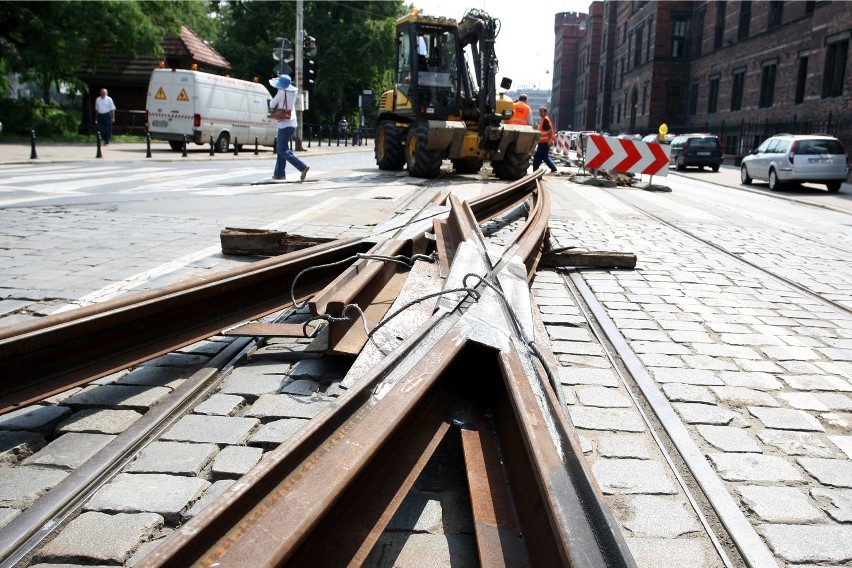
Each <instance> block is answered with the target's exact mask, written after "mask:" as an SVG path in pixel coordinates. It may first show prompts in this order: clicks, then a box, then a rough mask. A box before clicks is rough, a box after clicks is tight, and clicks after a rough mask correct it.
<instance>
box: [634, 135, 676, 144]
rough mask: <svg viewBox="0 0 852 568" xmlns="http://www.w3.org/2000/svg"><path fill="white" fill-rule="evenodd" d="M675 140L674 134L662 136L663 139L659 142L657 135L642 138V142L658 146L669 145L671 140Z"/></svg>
mask: <svg viewBox="0 0 852 568" xmlns="http://www.w3.org/2000/svg"><path fill="white" fill-rule="evenodd" d="M674 139H675V135H674V134H666V135H664V136H663V139H662V140H660V135H659V134H649V135H647V136H645V137H644V138H642V142H657V143H658V144H671V143H672V140H674Z"/></svg>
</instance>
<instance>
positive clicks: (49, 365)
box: [0, 172, 541, 415]
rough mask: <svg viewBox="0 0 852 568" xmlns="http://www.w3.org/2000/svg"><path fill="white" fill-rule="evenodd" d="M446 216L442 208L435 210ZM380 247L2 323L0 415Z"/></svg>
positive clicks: (314, 285) (267, 264)
mask: <svg viewBox="0 0 852 568" xmlns="http://www.w3.org/2000/svg"><path fill="white" fill-rule="evenodd" d="M537 177H541V176H540V172H537V173H535V174H532V175H530V176H527V178H524V179H522V180H519V181H518V182H515V183H514V184H511V185H510V186H508V188H506V189H501V190H499V191H496V192H493V193H492V194H486V195H484V196H482V197H479V198H477V199H476V200H474V201H475V203H476V207H477V211H478V212H479V213H478V218H480V219H487V218H488V216H489V215H491V214H493V212H494V211H496V210H499V209H501V208H504V207H506V206H507V203H508V199H509V197H508V196H512V195H513V196H515V197H517V196H518V195H522V190H521V188H522V187H523V185H524V183H527V182H528V180H530V179H536V178H537ZM436 201H437V197H436V198H433V199H432V201H431V203H434V202H436ZM442 214H446V210H445V209H440V208H439V209H437V210H436V211H433V212H432V213H431V215H432V216H437V215H442ZM403 230H404V229H398V230H397V233H398V234H400V233H402V232H403ZM408 231H409V234H410V231H411V229H410V228H409V229H408ZM417 246H420V245H417ZM374 247H377V245H376V242H375V239H344V240H337V241H333V242H330V243H325V244H321V245H317V246H314V247H311V248H309V249H304V250H301V251H296V252H292V253H288V254H284V255H281V256H277V257H272V258H269V259H265V260H261V261H258V262H255V263H252V264H251V265H248V266H245V267H242V268H239V269H236V270H233V271H229V272H226V273H221V274H217V275H213V276H209V277H206V278H204V279H203V280H202V281H200V282H199V281H197V280H192V281H185V282H179V283H177V284H173V285H171V286H167V287H164V288H161V289H157V290H151V291H145V292H136V293H131V294H127V295H124V296H122V297H120V298H116V299H114V300H110V301H106V302H101V303H98V304H94V305H91V306H86V307H82V308H79V309H76V310H72V311H68V312H63V313H60V314H54V315H50V316H46V317H43V318H40V319H38V320H35V321H32V322H26V323H23V324H19V325H13V326H9V327H7V328H4V329H0V415H2V414H5V413H8V412H10V411H12V410H15V409H18V408H21V407H23V406H25V405H27V404H31V403H34V402H38V401H39V400H43V399H45V398H48V397H50V396H52V395H54V394H57V393H59V392H62V391H64V390H67V389H69V388H72V387H74V386H79V385H82V384H85V383H87V382H90V381H93V380H95V379H97V378H100V377H103V376H105V375H108V374H110V373H113V372H115V371H118V370H121V369H125V368H127V367H130V366H132V365H135V364H138V363H141V362H144V361H147V360H149V359H152V358H154V357H156V356H159V355H162V354H164V353H168V352H171V351H174V350H175V349H178V348H180V347H183V346H185V345H189V344H191V343H194V342H196V341H199V340H201V339H204V338H206V337H210V336H212V335H215V334H216V333H219V332H220V331H221V330H222V329H225V328H228V327H230V326H234V325H237V324H240V323H242V322H245V321H249V320H252V319H256V318H259V317H262V316H264V315H267V314H270V313H273V312H275V311H277V310H280V309H282V308H283V307H284V306H286V305H287V304H289V303H290V297H289V295H288V291H289V289H290V287H291V285H292V283H293V280H294V279H295V278H296V277H297V276H298V274H300V273H301V272H302V271H303V270H305V269H306V268H312V267H315V266H318V265H324V264H332V263H335V262H338V261H340V260H343V259H345V258H347V257H350V256H353V255H355V254H357V253H366V252H369V251H370V250H371V249H373V248H374ZM344 269H345V267H334V268H331V267H330V268H326V269H325V270H318V271H313V272H312V273H311V278H304V279H302V280H300V281H299V282H300V284H301V287H300V290H299V291H298V296H297V298H296V299H297V301H302V300H305V299H307V298H309V297H311V296H313V295H316V294H317V293H319V292H320V291H321V290H322V289H323V288H324V287H325V286H326V285H327V284H328V283H329V282H331V281H333V280H334V279H335V278H336V277H338V276H340V274H341V273H342V271H343V270H344ZM385 273H386V274H387V271H385ZM371 286H372V288H370V289H371V290H373V291H375V290H377V289H379V288H380V286H379V285H377V284H372V285H371ZM362 289H363V287H362ZM344 299H347V300H348V299H351V298H350V297H344ZM363 301H364V300H363V299H362V302H363ZM359 340H360V341H363V337H362V338H360V339H359ZM351 351H352V348H351V347H350V348H349V349H348V352H351Z"/></svg>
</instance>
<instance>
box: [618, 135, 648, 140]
mask: <svg viewBox="0 0 852 568" xmlns="http://www.w3.org/2000/svg"><path fill="white" fill-rule="evenodd" d="M616 138H621V139H623V140H636V141H637V142H639V141H641V140H642V136H641V135H640V134H619V135H618V136H616Z"/></svg>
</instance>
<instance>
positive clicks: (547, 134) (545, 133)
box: [538, 116, 556, 144]
mask: <svg viewBox="0 0 852 568" xmlns="http://www.w3.org/2000/svg"><path fill="white" fill-rule="evenodd" d="M545 121H547V126H548V128H547V130H545V128H544V123H545ZM538 131H539V132H541V137H540V138H539V139H538V143H539V144H548V143H549V142H550V141H551V140H553V138H554V136H556V133H555V132H553V123H552V122H550V117H549V116H545V117H544V118H542V119H541V122H539V123H538Z"/></svg>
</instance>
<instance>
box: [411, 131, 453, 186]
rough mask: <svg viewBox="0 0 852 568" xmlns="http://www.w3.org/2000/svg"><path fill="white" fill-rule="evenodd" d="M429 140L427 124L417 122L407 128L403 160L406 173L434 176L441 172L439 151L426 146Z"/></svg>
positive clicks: (441, 157) (420, 176) (425, 176)
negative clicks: (406, 167) (406, 168)
mask: <svg viewBox="0 0 852 568" xmlns="http://www.w3.org/2000/svg"><path fill="white" fill-rule="evenodd" d="M428 140H429V125H428V124H426V123H425V122H418V123H417V124H414V125H412V126H411V128H409V129H408V139H407V140H406V145H405V162H406V164H408V174H409V175H411V176H414V177H419V178H435V177H438V175H439V174H440V173H441V162H443V160H444V158H443V156H442V155H441V152H438V151H437V150H430V149H429V148H427V147H426V145H427V143H428Z"/></svg>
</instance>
